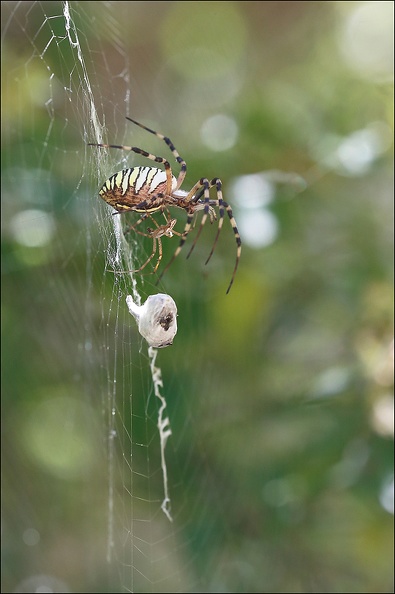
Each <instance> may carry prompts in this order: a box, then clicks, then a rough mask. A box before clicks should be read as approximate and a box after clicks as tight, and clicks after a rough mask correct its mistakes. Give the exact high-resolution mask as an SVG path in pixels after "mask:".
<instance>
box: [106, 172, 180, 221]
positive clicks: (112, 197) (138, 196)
mask: <svg viewBox="0 0 395 594" xmlns="http://www.w3.org/2000/svg"><path fill="white" fill-rule="evenodd" d="M171 181H172V183H171V191H173V190H175V188H176V187H177V179H176V178H175V177H174V175H172V180H171ZM166 190H167V180H166V174H165V172H164V171H163V170H162V169H157V168H156V167H132V168H131V169H123V170H122V171H118V173H115V174H114V175H112V176H111V177H110V178H108V180H107V181H106V182H105V183H104V185H103V187H102V188H101V189H100V190H99V196H100V197H101V198H103V200H104V201H105V202H107V203H108V204H110V206H112V207H113V208H115V210H116V211H118V212H127V211H130V210H133V211H135V212H140V213H144V212H146V213H151V212H155V211H156V210H160V209H161V208H162V207H163V206H164V203H166V202H168V201H169V199H170V200H171V196H166Z"/></svg>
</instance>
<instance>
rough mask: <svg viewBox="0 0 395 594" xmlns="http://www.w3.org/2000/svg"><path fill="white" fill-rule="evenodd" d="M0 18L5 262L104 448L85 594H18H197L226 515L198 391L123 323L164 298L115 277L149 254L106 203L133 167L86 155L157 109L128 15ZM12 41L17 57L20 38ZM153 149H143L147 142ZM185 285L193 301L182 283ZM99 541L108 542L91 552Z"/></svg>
mask: <svg viewBox="0 0 395 594" xmlns="http://www.w3.org/2000/svg"><path fill="white" fill-rule="evenodd" d="M92 4H95V7H94V10H93V11H92V8H93V6H92ZM2 8H3V43H4V52H5V54H7V52H10V54H12V55H9V56H6V58H5V59H7V63H11V64H12V66H11V71H8V69H7V72H4V76H5V78H6V83H7V86H6V90H5V94H4V97H3V106H4V107H6V108H7V112H8V113H9V116H10V120H9V121H4V128H3V129H4V135H5V142H6V143H7V145H8V146H13V149H12V150H10V151H9V153H8V155H6V157H5V166H4V168H5V170H6V176H5V177H4V178H3V192H4V202H3V216H4V219H5V221H6V223H5V227H6V228H8V229H10V230H11V231H10V233H12V234H13V238H15V237H16V238H17V240H18V241H19V243H20V246H21V253H20V254H19V257H18V258H16V259H13V258H12V257H11V256H10V257H9V258H8V259H6V261H5V262H6V264H5V267H6V269H8V270H9V271H10V272H11V273H12V271H13V270H15V269H18V268H19V267H21V266H22V267H25V266H26V267H33V269H34V271H35V272H34V280H33V285H34V286H35V289H30V290H31V304H32V308H33V310H35V311H36V312H37V311H38V310H40V309H41V310H42V309H43V308H44V309H45V316H44V314H43V312H42V313H41V314H40V313H38V314H37V313H36V314H34V315H33V314H32V316H31V318H32V319H33V320H34V321H33V322H32V323H33V325H34V326H35V328H36V330H38V328H39V327H40V325H42V328H43V329H44V330H43V336H42V338H41V340H40V343H41V349H42V351H43V352H45V353H47V355H46V356H47V357H48V359H50V358H51V357H50V356H49V355H48V351H50V350H51V335H52V341H54V336H53V335H54V334H55V333H57V332H60V333H61V335H62V343H63V346H62V351H63V355H62V357H63V359H64V361H65V364H64V365H63V366H60V365H59V360H56V365H58V367H60V370H59V369H58V372H59V373H61V374H65V373H66V374H70V377H71V378H72V379H70V378H69V379H68V380H67V381H65V383H66V386H67V387H66V389H65V392H66V394H64V395H63V396H62V397H63V400H64V402H65V406H66V407H67V410H68V411H70V410H71V413H70V414H71V415H72V418H73V422H72V423H71V425H70V439H73V435H75V433H76V432H77V426H79V424H80V423H81V421H82V419H85V421H86V422H88V426H86V427H85V430H84V431H82V430H81V429H80V431H81V432H82V436H81V435H79V436H78V438H81V439H82V440H83V441H84V442H92V441H93V442H94V443H97V444H98V450H97V451H98V458H99V460H100V462H98V461H97V460H96V461H95V463H96V464H99V468H98V469H97V468H96V470H95V471H92V470H89V473H88V474H89V481H87V483H85V484H84V485H83V487H81V488H82V490H83V492H84V493H85V495H84V498H85V505H87V506H88V507H90V506H92V510H93V513H91V514H90V513H89V512H88V511H86V514H87V516H88V518H89V519H90V521H91V522H94V521H95V520H97V518H98V517H99V518H100V520H99V526H100V530H99V529H96V530H94V531H93V530H92V532H91V534H89V530H90V526H89V525H88V526H86V531H87V533H86V534H85V537H84V538H85V540H86V542H87V543H88V548H89V547H91V548H92V550H95V551H96V555H93V556H94V557H95V558H94V559H93V560H92V559H89V558H86V568H85V569H86V574H87V575H88V574H91V573H92V571H93V572H94V577H91V578H88V577H86V580H87V581H86V582H85V583H83V582H82V583H81V582H79V583H78V580H77V584H76V583H75V582H74V583H73V580H72V579H70V581H68V580H67V574H68V572H67V570H66V572H64V573H62V572H59V574H58V575H53V574H51V572H48V574H47V573H46V572H45V571H34V570H33V571H32V572H31V575H29V572H28V571H27V570H26V575H25V576H24V577H22V576H20V581H19V582H18V583H14V585H13V586H12V587H13V588H15V590H16V591H29V588H33V587H35V588H37V587H49V588H51V589H52V591H69V590H78V589H80V591H86V590H91V589H92V588H93V589H94V590H95V588H96V591H99V589H102V588H103V580H105V582H107V586H106V588H108V589H110V590H113V591H118V588H122V589H123V590H125V591H189V590H194V589H195V588H199V587H201V586H199V584H200V583H201V576H200V577H199V574H198V571H197V569H196V568H194V563H195V560H194V557H195V553H194V550H196V549H197V548H199V547H201V546H204V543H205V541H206V540H207V538H208V536H209V535H210V533H211V532H212V531H213V530H214V529H216V530H218V527H219V525H220V516H221V512H220V508H218V520H217V524H218V525H217V526H216V527H215V526H213V525H210V523H209V522H208V521H207V516H206V514H205V509H206V508H207V506H209V505H212V503H213V502H212V501H210V502H209V501H207V500H206V498H205V496H204V493H205V484H204V482H205V481H210V476H209V474H208V473H207V472H206V473H205V475H204V476H205V479H204V480H203V481H202V479H201V477H200V472H199V469H201V468H202V466H203V465H204V450H201V451H199V449H200V448H199V445H198V444H199V438H198V436H196V435H195V436H193V414H194V413H193V407H191V406H189V405H188V402H187V401H188V400H189V399H191V398H196V397H198V394H193V389H191V386H190V385H189V382H188V381H187V379H185V381H184V384H183V385H177V386H175V385H174V384H173V385H172V382H171V377H172V367H173V368H174V367H175V366H176V365H177V362H176V360H175V358H174V355H173V356H172V353H171V350H169V352H165V351H161V352H159V353H158V351H157V350H156V349H152V348H148V345H147V344H146V343H145V341H144V340H143V339H142V338H141V337H140V336H139V335H138V333H137V330H136V326H135V323H134V320H133V318H132V317H131V316H130V314H129V313H128V310H127V307H126V302H125V298H126V296H127V295H128V294H131V295H132V297H133V300H134V301H135V302H136V303H137V304H138V305H139V304H140V303H141V302H142V300H144V299H145V297H146V296H147V295H149V294H152V293H156V292H158V289H157V288H156V287H155V286H154V282H155V279H154V278H150V277H149V276H146V277H141V278H139V279H138V280H137V279H136V277H134V276H133V275H114V274H113V272H112V270H113V268H114V267H117V268H120V267H122V265H123V266H124V269H125V270H128V269H130V270H131V269H133V268H136V267H137V266H136V263H138V262H139V263H140V264H141V262H143V261H144V259H145V258H147V254H148V255H149V253H150V252H149V250H150V249H151V248H150V243H149V241H147V242H145V243H144V241H142V240H141V238H140V237H138V236H136V237H137V239H136V237H132V238H131V239H130V240H129V243H126V242H125V240H124V238H123V235H122V232H121V230H122V225H123V224H124V221H123V218H122V220H121V217H118V216H115V217H113V216H111V213H110V211H109V208H108V207H107V205H105V204H104V203H101V201H100V200H99V199H98V195H97V191H98V188H99V187H100V185H101V184H102V183H103V182H104V180H105V179H107V178H108V177H109V176H110V175H111V174H112V173H114V172H115V171H118V170H120V169H121V168H123V167H125V166H130V163H131V162H133V161H132V159H133V157H132V158H131V155H130V154H127V155H125V154H124V153H122V152H121V151H100V150H98V149H95V148H93V147H87V143H88V142H106V141H112V142H116V143H120V142H121V141H122V140H123V139H125V138H126V135H127V137H128V138H129V137H130V136H131V135H132V133H134V134H136V131H135V130H130V128H129V126H130V124H127V123H126V120H125V115H128V114H131V110H133V116H134V117H137V115H136V113H137V111H138V107H137V105H136V104H138V103H146V107H145V109H144V112H145V113H144V117H146V115H147V114H150V99H149V93H148V89H147V90H146V91H142V90H141V89H138V88H137V86H136V82H135V81H134V80H133V79H132V77H131V74H130V72H131V68H130V63H129V57H128V51H127V47H126V46H125V45H124V44H123V41H122V40H123V39H125V34H126V30H125V26H124V25H123V24H122V19H121V18H117V15H116V14H115V12H114V8H119V5H118V6H117V5H116V4H115V5H111V4H107V3H100V5H97V3H78V2H72V3H69V2H65V3H63V4H60V3H58V2H55V3H50V2H46V3H45V2H44V3H36V2H33V3H3V6H2ZM14 35H15V36H17V37H18V39H19V40H20V46H19V47H18V48H16V46H15V45H14V44H12V43H10V40H11V39H12V37H13V36H14ZM109 53H110V54H111V56H109ZM148 74H149V73H148ZM152 107H153V106H152ZM140 109H141V107H140ZM152 111H154V110H153V109H152ZM145 123H147V124H148V125H149V124H150V122H149V121H148V122H147V120H146V119H145ZM164 123H166V118H165V117H164ZM136 136H137V134H136ZM26 138H28V142H26ZM148 140H149V141H152V139H151V138H149V139H147V138H145V140H144V138H143V137H142V138H141V140H140V138H139V141H137V140H136V142H134V141H133V144H135V145H138V146H142V147H144V142H148ZM151 144H152V142H151ZM158 150H159V151H160V152H158V153H157V154H162V153H163V152H164V148H163V147H161V148H159V149H158ZM16 211H17V212H18V213H19V214H18V217H16V216H15V212H16ZM21 213H22V215H23V216H22V215H21ZM49 246H50V249H49ZM32 251H33V255H32ZM30 258H32V261H31V260H30ZM138 283H139V286H137V285H138ZM184 287H185V291H187V288H188V282H187V281H186V278H184ZM29 323H31V320H30V322H29ZM184 323H185V319H184ZM171 348H172V347H171ZM58 355H60V353H58ZM185 356H186V357H188V353H186V354H185ZM189 356H192V354H189ZM55 359H56V357H55ZM162 365H164V366H165V369H166V372H165V373H163V372H162V369H161V367H162ZM52 381H53V382H54V381H55V378H52ZM204 385H205V384H204V382H203V383H202V386H201V388H200V389H204ZM195 390H196V386H195ZM68 391H69V392H70V394H67V392H68ZM199 391H200V390H199ZM165 393H166V394H167V396H166V398H169V395H170V400H171V406H168V404H167V402H166V399H165V396H164V394H165ZM77 402H78V403H77ZM80 407H82V408H83V411H82V412H81V411H80ZM196 410H198V408H196V407H195V412H196ZM158 427H159V429H158ZM40 430H41V431H42V430H43V429H42V427H41V429H40ZM170 434H172V435H171V439H170V440H169V441H167V439H168V438H169V436H170ZM192 436H193V437H192ZM99 444H100V445H99ZM88 446H89V444H88ZM54 447H56V448H57V447H58V446H55V445H54ZM81 456H83V454H81ZM36 462H37V460H36ZM192 464H193V466H194V468H195V473H194V474H193V475H192V476H191V473H190V466H191V465H192ZM188 468H189V471H188V478H186V475H185V472H186V469H188ZM65 477H66V473H64V476H63V479H64V480H65ZM80 479H81V477H80ZM95 484H96V486H97V489H98V491H99V493H97V492H96V489H95V487H94V485H95ZM105 493H106V496H105V495H104V494H105ZM192 493H193V497H192ZM77 507H78V506H77ZM80 512H81V510H80V509H79V508H78V509H77V511H76V513H77V515H78V514H79V513H80ZM163 512H165V513H163ZM78 517H79V516H78ZM192 517H194V522H193V524H194V527H193V529H192V524H191V518H192ZM29 522H30V523H29ZM88 522H89V520H88ZM85 523H86V522H85ZM27 525H28V528H27V530H30V531H33V532H34V533H37V535H38V536H37V541H39V540H40V539H41V538H44V535H42V536H41V535H40V529H39V528H38V526H37V525H36V524H35V522H34V520H33V519H32V518H29V519H28V522H27ZM63 529H64V528H60V530H63ZM25 533H26V529H25V532H24V534H25ZM218 538H220V530H218ZM95 539H98V542H100V543H102V545H98V546H97V545H96V544H95V546H93V543H92V540H93V541H94V540H95ZM104 543H105V546H104ZM65 564H66V565H67V559H66V563H65ZM206 570H208V567H207V568H206ZM104 576H105V577H104ZM13 577H14V579H15V576H13ZM76 579H77V578H76ZM79 579H80V580H81V579H82V578H81V577H80V578H79ZM93 584H94V585H93ZM18 588H19V590H18ZM24 588H27V590H24Z"/></svg>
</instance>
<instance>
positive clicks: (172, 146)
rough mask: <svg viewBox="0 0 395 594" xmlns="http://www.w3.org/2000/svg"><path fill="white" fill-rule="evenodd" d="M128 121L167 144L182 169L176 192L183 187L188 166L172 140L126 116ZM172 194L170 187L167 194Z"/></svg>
mask: <svg viewBox="0 0 395 594" xmlns="http://www.w3.org/2000/svg"><path fill="white" fill-rule="evenodd" d="M126 119H127V120H129V122H132V123H133V124H136V125H137V126H140V128H143V130H147V132H150V133H151V134H154V136H157V137H158V138H160V139H161V140H163V141H164V142H165V143H166V144H167V146H168V147H169V149H170V150H171V152H172V153H173V156H174V158H175V160H176V161H177V163H178V164H179V165H180V167H181V169H180V173H179V174H178V178H177V186H176V188H175V189H176V190H178V189H179V188H180V187H181V185H182V183H183V181H184V179H185V175H186V172H187V164H186V162H185V161H184V159H183V158H182V157H180V155H179V153H178V151H177V149H176V147H175V146H174V144H173V143H172V141H171V140H170V138H168V137H167V136H164V135H163V134H160V133H159V132H155V130H151V128H147V126H144V125H143V124H140V123H139V122H136V120H132V118H128V117H127V116H126ZM170 193H171V186H170V191H168V192H167V194H170Z"/></svg>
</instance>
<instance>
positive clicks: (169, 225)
mask: <svg viewBox="0 0 395 594" xmlns="http://www.w3.org/2000/svg"><path fill="white" fill-rule="evenodd" d="M163 214H164V216H165V219H166V225H158V223H157V222H156V221H155V219H154V218H153V217H152V216H151V215H148V216H149V217H150V219H151V220H152V222H153V223H154V225H155V226H156V229H150V227H148V228H147V233H143V232H142V231H138V230H137V229H136V227H137V225H139V224H140V223H141V222H142V221H143V220H144V219H145V218H146V217H141V218H140V219H139V220H138V221H137V223H135V224H134V225H133V226H132V227H129V228H128V229H127V230H126V231H125V233H129V232H130V231H132V230H133V231H135V232H136V233H138V234H139V235H143V236H144V237H151V238H152V253H151V255H150V257H149V258H148V259H147V260H146V261H145V262H144V264H143V265H142V266H140V268H138V269H137V270H128V271H127V272H141V271H142V270H143V269H144V268H145V267H146V266H147V264H148V263H149V262H151V260H152V258H153V257H154V256H155V254H156V242H158V247H159V257H158V260H157V262H156V265H155V268H154V270H153V274H155V272H156V271H157V270H158V267H159V264H160V261H161V260H162V241H161V237H163V236H164V235H166V237H173V235H178V236H179V237H182V233H178V232H177V231H174V229H173V227H174V225H175V224H176V223H177V219H168V218H167V217H166V215H165V213H163Z"/></svg>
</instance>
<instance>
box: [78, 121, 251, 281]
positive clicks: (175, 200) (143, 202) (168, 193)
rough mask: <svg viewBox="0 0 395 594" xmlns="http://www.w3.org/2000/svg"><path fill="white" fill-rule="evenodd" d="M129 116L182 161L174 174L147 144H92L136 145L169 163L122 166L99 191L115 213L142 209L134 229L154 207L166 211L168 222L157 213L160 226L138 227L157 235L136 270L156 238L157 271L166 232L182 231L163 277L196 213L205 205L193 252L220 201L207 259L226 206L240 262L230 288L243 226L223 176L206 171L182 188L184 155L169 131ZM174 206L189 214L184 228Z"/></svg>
mask: <svg viewBox="0 0 395 594" xmlns="http://www.w3.org/2000/svg"><path fill="white" fill-rule="evenodd" d="M126 119H128V120H129V121H131V122H132V123H134V124H136V125H137V126H140V127H141V128H143V129H144V130H147V132H150V133H151V134H154V135H155V136H157V137H158V138H160V139H161V140H163V141H164V142H165V143H166V145H167V146H168V147H169V149H170V151H171V152H172V154H173V156H174V158H175V159H176V161H177V163H178V164H179V165H180V172H179V174H178V177H177V178H176V177H175V176H174V175H173V172H172V170H171V166H170V163H169V162H168V161H167V160H166V159H164V158H163V157H157V156H155V155H153V154H151V153H148V152H147V151H145V150H143V149H140V148H137V147H134V146H123V145H114V144H90V145H89V146H96V147H98V148H117V149H121V150H125V151H132V152H134V153H137V154H139V155H142V156H143V157H146V158H147V159H150V160H151V161H155V162H156V163H162V164H163V165H164V168H165V170H164V171H163V170H162V169H158V168H156V167H132V168H129V169H123V170H122V171H118V172H117V173H115V174H114V175H112V176H111V177H109V178H108V180H106V181H105V182H104V184H103V186H102V188H101V189H100V191H99V195H100V197H101V198H102V199H103V200H104V201H105V202H107V204H109V205H110V206H112V207H113V208H114V209H115V211H116V213H114V214H118V213H119V214H121V213H124V212H137V213H139V214H140V215H141V217H140V219H139V220H138V221H137V223H136V224H135V225H134V226H133V227H131V228H130V229H129V230H128V231H130V230H132V229H134V228H135V227H136V226H137V225H139V224H140V223H141V222H142V221H143V220H144V219H145V218H147V217H150V218H151V219H152V213H154V212H157V211H159V212H162V213H163V214H164V216H165V219H166V225H158V224H157V223H156V221H155V220H154V219H152V220H153V221H154V223H155V225H156V229H155V230H152V229H148V231H149V233H142V232H141V231H137V233H139V234H140V235H145V236H148V237H151V238H152V239H153V244H154V245H153V252H152V254H151V256H150V257H149V258H148V260H147V261H146V262H145V264H144V265H143V266H141V267H140V268H139V269H138V270H137V271H134V272H139V271H140V270H142V269H143V268H144V267H145V266H146V265H147V264H148V262H149V261H150V260H151V259H152V258H153V257H154V255H155V252H156V247H157V246H156V243H157V242H158V244H159V259H158V262H157V264H156V266H155V269H154V272H156V270H157V268H158V266H159V262H160V260H161V258H162V246H161V241H160V238H161V237H163V236H164V235H166V236H167V237H172V236H173V234H175V235H178V236H179V237H181V239H180V243H179V245H178V247H177V248H176V250H175V252H174V254H173V257H172V258H171V260H170V262H169V263H168V264H167V266H166V268H165V269H164V270H163V272H162V274H161V275H160V277H159V279H158V282H159V280H160V279H161V278H162V276H163V274H164V273H165V272H166V270H167V269H168V268H169V266H170V265H171V263H172V262H173V261H174V259H175V258H176V257H177V256H178V254H179V253H180V251H181V249H182V247H183V245H184V243H185V241H186V239H187V236H188V234H189V232H190V231H191V229H192V222H193V219H194V216H195V214H196V213H197V212H198V211H201V210H202V211H203V216H202V219H201V222H200V227H199V230H198V232H197V234H196V237H195V240H194V242H193V244H192V246H191V248H190V250H189V253H188V255H187V257H189V256H190V254H191V253H192V250H193V248H194V247H195V245H196V242H197V240H198V239H199V236H200V233H201V231H202V229H203V226H204V224H205V223H206V221H207V218H208V217H209V218H210V221H211V222H213V220H214V219H216V218H217V216H216V211H215V207H216V208H218V210H219V220H218V228H217V234H216V237H215V239H214V244H213V247H212V249H211V252H210V254H209V256H208V258H207V260H206V264H207V262H208V261H209V260H210V258H211V256H212V255H213V252H214V249H215V246H216V245H217V241H218V238H219V234H220V232H221V229H222V225H223V220H224V215H225V211H226V213H227V215H228V218H229V221H230V224H231V227H232V229H233V232H234V236H235V240H236V245H237V248H236V262H235V266H234V269H233V274H232V277H231V280H230V283H229V286H228V289H227V291H226V292H227V293H228V292H229V290H230V288H231V286H232V284H233V281H234V278H235V275H236V270H237V267H238V264H239V260H240V254H241V239H240V234H239V231H238V229H237V224H236V221H235V219H234V217H233V213H232V209H231V207H230V205H229V204H228V203H227V202H225V201H224V200H223V197H222V182H221V180H220V179H218V178H214V179H212V180H211V181H209V180H208V179H207V178H204V177H203V178H201V179H200V180H199V181H197V182H196V184H195V185H194V186H193V187H192V188H191V190H190V191H188V192H187V191H184V190H181V185H182V183H183V181H184V179H185V175H186V170H187V165H186V162H185V161H184V159H182V158H181V157H180V155H179V153H178V152H177V149H176V148H175V146H174V144H173V143H172V142H171V140H170V139H169V138H167V137H166V136H163V135H162V134H160V133H159V132H155V131H154V130H151V129H150V128H147V127H146V126H144V125H143V124H139V122H136V121H135V120H132V119H131V118H126ZM211 188H215V190H216V198H215V199H211V198H210V190H211ZM169 207H176V208H180V209H182V210H184V211H185V212H186V213H187V220H186V223H185V227H184V231H183V233H178V232H176V231H174V230H173V227H174V225H175V223H176V219H170V218H168V217H167V216H166V212H168V209H169Z"/></svg>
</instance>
